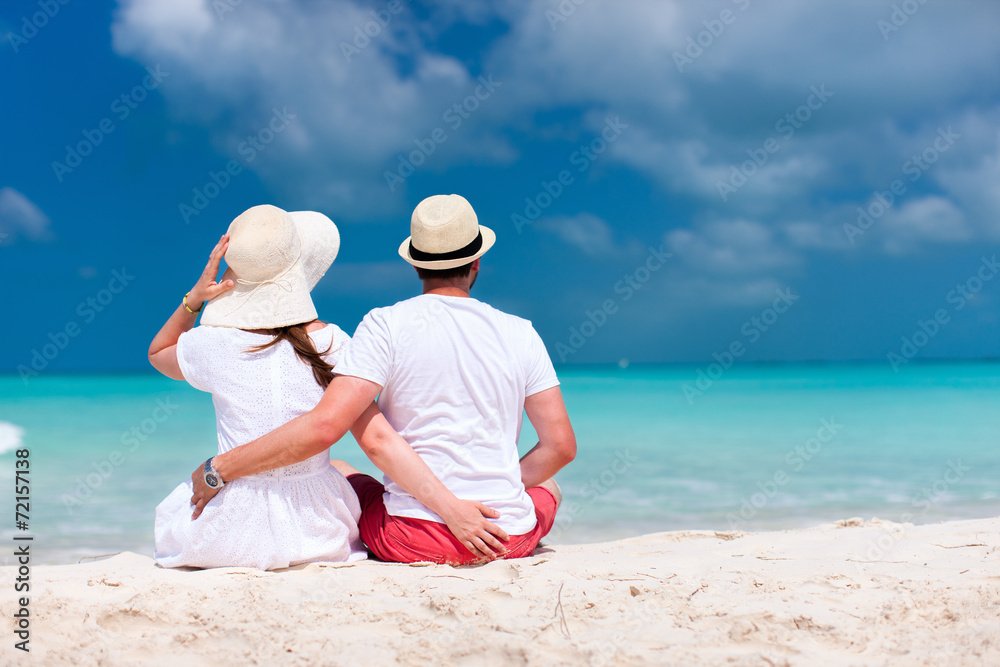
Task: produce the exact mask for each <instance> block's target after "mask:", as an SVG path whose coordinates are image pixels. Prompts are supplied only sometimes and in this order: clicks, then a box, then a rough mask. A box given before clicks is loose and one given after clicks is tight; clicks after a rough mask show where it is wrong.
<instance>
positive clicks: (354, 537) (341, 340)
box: [149, 206, 366, 570]
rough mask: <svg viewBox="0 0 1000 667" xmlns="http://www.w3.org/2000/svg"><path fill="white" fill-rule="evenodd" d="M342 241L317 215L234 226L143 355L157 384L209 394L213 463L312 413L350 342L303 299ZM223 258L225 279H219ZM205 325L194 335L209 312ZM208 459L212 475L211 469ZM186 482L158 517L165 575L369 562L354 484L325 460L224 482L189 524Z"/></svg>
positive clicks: (270, 214)
mask: <svg viewBox="0 0 1000 667" xmlns="http://www.w3.org/2000/svg"><path fill="white" fill-rule="evenodd" d="M339 246H340V237H339V234H338V232H337V228H336V226H335V225H334V224H333V222H332V221H330V220H329V218H326V217H325V216H322V215H320V214H318V213H295V214H289V213H286V212H285V211H283V210H281V209H279V208H276V207H274V206H255V207H254V208H251V209H249V210H247V211H246V212H244V213H243V214H241V215H240V216H239V217H237V218H236V219H235V220H234V221H233V223H232V225H230V227H229V232H228V233H227V234H226V235H225V236H223V237H222V238H221V239H220V241H219V243H218V245H216V246H215V249H214V250H213V251H212V254H211V257H210V258H209V261H208V265H207V266H206V267H205V271H204V273H203V274H202V276H201V278H200V279H199V280H198V282H197V284H196V285H195V286H194V287H193V288H192V289H191V291H190V292H189V293H188V294H187V295H185V297H184V299H183V302H182V304H181V306H180V307H179V308H178V309H177V310H176V311H175V312H174V314H173V315H172V316H171V317H170V319H169V320H168V321H167V323H166V324H165V325H164V326H163V329H161V330H160V332H159V333H158V334H157V335H156V338H154V339H153V343H152V345H151V346H150V349H149V359H150V362H151V363H152V364H153V366H154V367H156V369H157V370H159V371H160V372H161V373H163V374H164V375H166V376H168V377H171V378H174V379H177V380H187V382H189V383H190V384H191V385H192V386H193V387H195V388H196V389H200V390H202V391H207V392H210V393H211V394H212V400H213V402H214V404H215V412H216V421H217V426H218V435H219V453H222V452H225V451H228V450H230V449H232V448H233V447H236V446H239V445H241V444H244V443H247V442H250V441H251V440H254V439H256V438H258V437H260V436H262V435H264V434H265V433H268V432H270V431H271V430H273V429H275V428H277V427H278V426H281V425H282V424H284V423H286V422H288V421H290V420H292V419H294V418H296V417H298V416H299V415H302V414H305V413H306V412H308V411H310V410H311V409H312V408H314V407H315V406H316V404H317V403H318V402H319V400H320V399H321V398H322V396H323V391H324V389H325V388H326V386H327V385H328V384H329V382H330V380H331V379H332V377H333V367H334V366H335V365H336V363H337V360H338V358H339V356H340V353H341V351H342V349H343V347H344V346H345V345H346V343H347V342H348V340H349V337H348V336H347V334H345V333H344V332H343V331H341V330H340V329H339V328H338V327H337V326H335V325H333V324H324V323H322V322H319V321H318V320H317V316H316V310H315V308H314V306H313V303H312V299H311V297H310V296H309V292H310V291H311V290H312V288H313V287H314V286H315V285H316V283H317V282H319V279H320V278H321V277H322V276H323V274H324V273H325V272H326V270H327V269H328V268H329V266H330V264H332V263H333V260H334V259H335V258H336V255H337V252H338V250H339ZM223 255H225V257H226V261H227V263H228V264H229V269H228V270H227V271H226V274H225V275H224V276H223V280H222V282H221V283H217V282H216V281H215V277H216V276H217V275H218V271H219V263H220V261H221V259H222V257H223ZM206 303H207V304H208V305H207V306H204V308H205V312H204V314H203V315H202V320H201V325H202V326H200V327H197V328H192V327H194V324H195V320H196V319H197V316H198V315H197V314H198V313H199V312H200V311H201V309H202V307H203V305H204V304H206ZM210 461H211V460H209V466H210ZM191 494H192V485H191V481H190V480H188V481H187V482H185V483H184V484H181V485H180V486H178V487H177V488H176V489H174V491H173V493H171V494H170V495H169V496H168V497H167V498H166V499H165V500H164V501H163V502H162V503H160V505H159V506H158V507H157V508H156V527H155V539H156V552H155V558H156V561H157V562H158V563H159V564H160V565H163V566H165V567H180V566H190V567H227V566H242V567H256V568H259V569H261V570H271V569H277V568H284V567H290V566H292V565H297V564H300V563H310V562H317V561H323V562H343V561H354V560H361V559H364V558H365V557H366V552H365V549H364V546H363V545H362V543H361V540H360V538H359V535H358V525H357V522H358V519H359V517H360V516H361V510H360V507H359V505H358V499H357V496H356V495H355V493H354V491H353V490H352V489H351V486H350V484H349V483H348V482H347V480H346V479H345V478H344V476H343V475H341V474H340V473H339V472H337V471H336V470H335V469H334V468H332V467H331V466H330V462H329V454H328V453H325V452H324V453H320V454H317V455H316V456H313V457H312V458H309V459H307V460H305V461H303V462H301V463H297V464H295V465H291V466H287V467H285V468H279V469H276V470H272V471H269V472H266V473H262V474H259V475H254V476H251V477H245V478H242V479H238V480H234V481H233V482H231V483H229V484H226V485H225V486H224V488H223V489H222V491H221V492H220V493H219V494H218V496H216V498H215V499H214V500H213V501H212V502H211V503H210V504H209V505H208V506H207V507H206V508H205V511H204V513H203V514H202V516H201V518H200V519H199V520H198V521H192V520H191V505H190V499H191Z"/></svg>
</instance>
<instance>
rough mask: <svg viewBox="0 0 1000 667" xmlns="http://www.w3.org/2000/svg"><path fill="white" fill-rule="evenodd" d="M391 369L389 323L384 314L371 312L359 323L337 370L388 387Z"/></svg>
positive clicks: (341, 373)
mask: <svg viewBox="0 0 1000 667" xmlns="http://www.w3.org/2000/svg"><path fill="white" fill-rule="evenodd" d="M391 370H392V346H391V338H390V336H389V327H388V324H387V323H386V322H385V319H384V317H383V316H382V315H381V314H376V313H375V312H371V313H368V314H367V315H365V318H364V319H363V320H361V324H359V325H358V329H357V331H355V332H354V336H353V337H352V338H351V342H350V343H349V344H348V345H347V347H346V349H345V350H344V354H343V355H342V356H341V358H340V363H338V364H337V367H336V368H335V369H334V372H335V373H337V374H338V375H350V376H352V377H357V378H361V379H362V380H368V381H370V382H374V383H375V384H377V385H379V386H381V387H385V385H386V383H388V381H389V375H390V373H391Z"/></svg>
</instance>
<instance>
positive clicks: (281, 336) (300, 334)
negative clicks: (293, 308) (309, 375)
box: [247, 324, 333, 389]
mask: <svg viewBox="0 0 1000 667" xmlns="http://www.w3.org/2000/svg"><path fill="white" fill-rule="evenodd" d="M275 331H276V332H277V333H276V334H275V335H274V340H272V341H271V342H270V343H265V344H263V345H258V346H257V347H252V348H250V349H249V350H247V352H263V351H264V350H266V349H268V348H269V347H274V346H275V345H277V344H278V343H280V342H281V341H283V340H287V341H288V342H289V343H291V344H292V347H293V348H295V354H296V355H297V356H298V358H299V359H301V360H302V361H304V362H305V363H307V364H309V365H310V366H312V372H313V377H314V378H316V382H317V383H319V386H321V387H323V389H326V388H327V387H328V386H329V384H330V381H331V380H333V366H331V365H330V364H328V363H327V361H326V359H324V358H323V355H324V354H327V353H328V352H329V351H330V348H327V349H326V351H325V352H322V353H321V352H317V351H316V346H315V345H313V341H312V338H310V337H309V332H308V331H306V325H305V324H295V325H293V326H290V327H278V328H277V329H275Z"/></svg>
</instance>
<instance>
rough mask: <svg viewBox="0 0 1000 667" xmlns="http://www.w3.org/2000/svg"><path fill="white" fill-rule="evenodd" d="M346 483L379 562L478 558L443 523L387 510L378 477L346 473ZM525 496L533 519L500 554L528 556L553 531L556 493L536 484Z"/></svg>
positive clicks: (450, 561)
mask: <svg viewBox="0 0 1000 667" xmlns="http://www.w3.org/2000/svg"><path fill="white" fill-rule="evenodd" d="M347 481H348V482H350V483H351V486H352V487H354V492H355V493H357V494H358V500H359V501H361V521H359V522H358V527H359V528H360V529H361V539H362V540H364V543H365V544H366V545H367V546H368V548H369V549H370V550H371V552H372V553H373V554H375V556H376V557H378V558H379V559H380V560H385V561H392V562H396V563H421V562H432V563H444V564H448V565H468V564H470V563H475V562H478V560H479V557H477V556H473V555H472V552H470V551H469V550H468V549H466V548H465V547H464V546H462V543H461V542H459V541H458V540H457V539H455V536H454V535H452V534H451V531H450V530H448V526H446V525H445V524H443V523H438V522H437V521H428V520H426V519H411V518H409V517H405V516H393V515H391V514H389V513H387V512H386V511H385V503H384V502H383V500H382V494H383V493H385V487H384V486H382V484H381V482H379V481H378V480H377V479H375V478H373V477H371V476H369V475H362V474H360V473H359V474H356V475H351V476H350V477H348V478H347ZM528 495H529V496H531V500H532V502H533V503H534V505H535V517H536V518H537V519H538V523H537V524H536V525H535V527H534V528H533V529H532V530H531V531H530V532H528V533H525V534H524V535H511V536H510V540H509V541H508V542H507V552H506V553H505V554H504V555H503V556H502V557H503V558H524V557H526V556H530V555H531V554H532V552H534V550H535V547H537V546H538V542H539V540H541V539H542V538H543V537H545V535H547V534H548V532H549V531H550V530H552V524H553V522H555V519H556V510H557V509H558V508H557V506H556V499H555V497H554V496H553V495H552V494H551V493H550V492H549V491H548V490H546V489H543V488H541V487H535V488H533V489H528Z"/></svg>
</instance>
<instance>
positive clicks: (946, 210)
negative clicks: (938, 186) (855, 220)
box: [877, 197, 972, 255]
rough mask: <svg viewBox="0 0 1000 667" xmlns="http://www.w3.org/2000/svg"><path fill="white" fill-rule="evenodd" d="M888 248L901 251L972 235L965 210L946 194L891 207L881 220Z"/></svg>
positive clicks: (896, 253)
mask: <svg viewBox="0 0 1000 667" xmlns="http://www.w3.org/2000/svg"><path fill="white" fill-rule="evenodd" d="M877 229H878V232H877V233H878V234H880V235H881V237H882V243H883V246H884V248H885V250H886V251H887V252H889V253H890V254H894V255H901V254H907V253H911V252H914V251H916V250H918V249H919V248H920V247H921V246H923V245H925V244H937V243H959V242H963V241H968V240H970V239H971V238H972V231H971V230H970V229H969V226H968V225H967V224H966V222H965V217H964V216H963V215H962V212H961V211H959V210H958V208H956V207H955V205H954V204H953V203H951V201H949V200H948V199H945V198H943V197H923V198H921V199H914V200H912V201H908V202H905V203H904V204H903V205H902V206H900V207H899V208H898V209H895V208H893V209H890V210H889V211H888V212H887V213H886V214H885V217H884V219H883V220H881V221H880V222H878V227H877Z"/></svg>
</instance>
